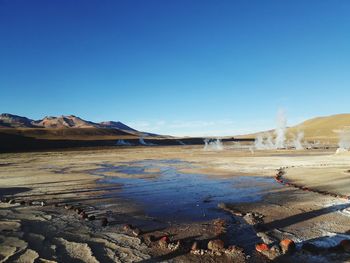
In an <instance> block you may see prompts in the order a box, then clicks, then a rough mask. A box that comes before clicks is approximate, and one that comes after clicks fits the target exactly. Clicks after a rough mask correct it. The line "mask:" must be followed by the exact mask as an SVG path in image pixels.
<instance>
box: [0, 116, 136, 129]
mask: <svg viewBox="0 0 350 263" xmlns="http://www.w3.org/2000/svg"><path fill="white" fill-rule="evenodd" d="M0 128H51V129H64V128H105V129H118V130H122V131H127V132H138V131H137V130H135V129H133V128H131V127H129V126H127V125H125V124H124V123H122V122H120V121H106V122H100V123H95V122H92V121H87V120H83V119H81V118H79V117H76V116H74V115H68V116H58V117H52V116H47V117H45V118H43V119H41V120H32V119H29V118H26V117H22V116H17V115H13V114H9V113H3V114H0Z"/></svg>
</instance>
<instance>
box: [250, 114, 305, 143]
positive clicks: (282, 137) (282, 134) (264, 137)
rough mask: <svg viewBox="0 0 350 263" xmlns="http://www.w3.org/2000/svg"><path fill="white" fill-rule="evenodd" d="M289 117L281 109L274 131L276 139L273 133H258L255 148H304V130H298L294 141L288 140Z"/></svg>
mask: <svg viewBox="0 0 350 263" xmlns="http://www.w3.org/2000/svg"><path fill="white" fill-rule="evenodd" d="M286 134H287V117H286V114H285V112H284V111H283V110H279V111H278V114H277V119H276V129H275V131H274V135H275V137H274V138H275V139H274V138H273V137H272V134H270V133H266V134H258V135H257V137H256V138H255V149H257V150H276V149H285V148H288V147H294V148H295V149H296V150H302V149H304V147H303V145H302V140H303V138H304V133H303V132H298V133H297V135H296V136H295V137H294V140H293V141H292V142H289V143H288V142H287V136H286Z"/></svg>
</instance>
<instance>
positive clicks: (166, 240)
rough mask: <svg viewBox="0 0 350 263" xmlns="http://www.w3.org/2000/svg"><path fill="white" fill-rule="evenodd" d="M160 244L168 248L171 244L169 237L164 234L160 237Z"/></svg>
mask: <svg viewBox="0 0 350 263" xmlns="http://www.w3.org/2000/svg"><path fill="white" fill-rule="evenodd" d="M158 244H159V246H160V247H161V248H167V247H168V244H169V238H168V237H167V236H163V237H161V238H160V239H159V241H158Z"/></svg>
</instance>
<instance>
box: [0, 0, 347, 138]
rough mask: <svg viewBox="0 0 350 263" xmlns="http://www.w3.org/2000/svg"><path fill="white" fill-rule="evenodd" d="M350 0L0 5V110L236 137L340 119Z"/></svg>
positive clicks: (87, 0) (4, 0)
mask: <svg viewBox="0 0 350 263" xmlns="http://www.w3.org/2000/svg"><path fill="white" fill-rule="evenodd" d="M349 14H350V1H347V0H343V1H337V0H329V1H323V0H309V1H305V0H291V1H288V0H286V1H278V0H276V1H261V0H256V1H253V0H248V1H247V0H242V1H233V0H232V1H214V0H212V1H207V0H192V1H191V0H176V1H164V0H160V1H153V0H148V1H141V0H129V1H126V0H125V1H112V0H110V1H104V0H102V1H101V0H99V1H97V0H95V1H91V0H74V1H71V0H60V1H58V0H57V1H46V0H45V1H36V0H31V1H27V0H22V1H18V0H0V97H1V100H0V112H9V113H13V114H18V115H24V116H27V117H30V118H34V119H40V118H43V117H44V116H46V115H66V114H74V115H77V116H80V117H82V118H84V119H88V120H92V121H104V120H120V121H122V122H124V123H126V124H129V125H131V126H133V127H134V128H137V129H141V130H147V131H150V132H157V133H163V134H173V135H233V134H239V133H246V132H252V131H257V130H262V129H269V128H272V127H273V126H274V121H275V115H276V112H277V110H278V109H279V108H283V109H285V110H286V112H287V115H288V119H289V121H288V124H289V125H292V124H295V123H297V122H299V121H302V120H304V119H307V118H310V117H315V116H320V115H330V114H336V113H344V112H349V107H348V105H349V99H350V91H349V90H350V77H349V76H350V75H349V72H350V16H349Z"/></svg>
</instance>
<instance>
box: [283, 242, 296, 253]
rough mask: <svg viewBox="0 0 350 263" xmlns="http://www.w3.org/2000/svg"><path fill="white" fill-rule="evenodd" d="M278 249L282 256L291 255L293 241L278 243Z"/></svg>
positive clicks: (293, 248)
mask: <svg viewBox="0 0 350 263" xmlns="http://www.w3.org/2000/svg"><path fill="white" fill-rule="evenodd" d="M280 247H281V249H282V253H283V254H286V253H292V252H294V251H295V243H294V241H293V240H290V239H283V240H282V241H281V242H280Z"/></svg>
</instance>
